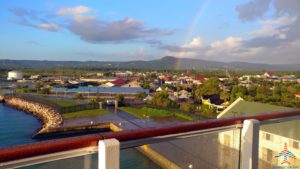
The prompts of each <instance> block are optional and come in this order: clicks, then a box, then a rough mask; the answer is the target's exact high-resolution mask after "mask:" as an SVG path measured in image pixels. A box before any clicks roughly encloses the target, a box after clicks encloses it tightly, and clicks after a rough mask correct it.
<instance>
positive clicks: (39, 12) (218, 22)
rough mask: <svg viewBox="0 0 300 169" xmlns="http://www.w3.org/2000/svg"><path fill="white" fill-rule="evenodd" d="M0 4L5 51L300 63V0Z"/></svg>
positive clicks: (52, 56) (26, 55) (14, 55)
mask: <svg viewBox="0 0 300 169" xmlns="http://www.w3.org/2000/svg"><path fill="white" fill-rule="evenodd" d="M0 8H1V10H0V22H1V29H0V37H1V38H0V59H30V60H80V61H85V60H99V61H125V60H152V59H158V58H161V57H163V56H166V55H168V56H175V57H189V58H198V59H205V60H216V61H226V62H229V61H246V62H255V63H270V64H281V63H300V1H299V0H235V1H220V0H189V1H183V0H163V1H162V0H148V1H137V0H126V1H119V0H101V1H100V0H99V1H95V0H74V1H73V0H72V1H70V0H59V1H58V0H54V1H46V0H45V1H44V0H39V1H34V0H32V1H30V0H26V1H19V0H1V2H0Z"/></svg>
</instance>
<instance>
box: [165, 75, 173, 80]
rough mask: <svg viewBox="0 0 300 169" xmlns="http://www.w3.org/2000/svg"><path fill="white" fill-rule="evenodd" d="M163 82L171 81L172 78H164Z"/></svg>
mask: <svg viewBox="0 0 300 169" xmlns="http://www.w3.org/2000/svg"><path fill="white" fill-rule="evenodd" d="M164 80H165V81H171V80H172V77H171V76H165V77H164Z"/></svg>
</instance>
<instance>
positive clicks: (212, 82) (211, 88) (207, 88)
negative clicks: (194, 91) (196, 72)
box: [202, 78, 221, 95]
mask: <svg viewBox="0 0 300 169" xmlns="http://www.w3.org/2000/svg"><path fill="white" fill-rule="evenodd" d="M220 91H221V90H220V87H219V79H218V78H210V79H209V80H207V81H205V82H204V84H203V86H202V94H204V95H213V94H220Z"/></svg>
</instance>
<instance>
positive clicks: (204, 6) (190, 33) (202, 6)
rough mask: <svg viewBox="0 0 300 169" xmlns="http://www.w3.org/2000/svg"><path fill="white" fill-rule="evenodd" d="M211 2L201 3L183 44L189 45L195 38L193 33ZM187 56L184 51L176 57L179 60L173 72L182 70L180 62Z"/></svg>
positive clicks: (205, 0) (206, 0) (207, 0)
mask: <svg viewBox="0 0 300 169" xmlns="http://www.w3.org/2000/svg"><path fill="white" fill-rule="evenodd" d="M209 2H210V1H209V0H204V1H202V2H201V4H200V6H199V8H198V9H197V11H196V14H195V15H194V17H193V19H192V22H191V24H190V26H189V27H188V29H187V31H186V34H185V36H184V38H183V42H182V44H187V43H188V42H189V41H190V40H191V39H192V38H193V33H194V32H195V30H196V28H197V25H198V23H199V21H200V19H201V17H202V15H203V13H204V12H205V10H206V9H207V6H208V5H209ZM185 55H186V51H185V50H182V51H181V52H180V53H179V54H178V56H176V57H178V58H177V59H176V62H175V64H174V65H173V70H178V69H179V68H180V62H181V59H180V58H182V57H185Z"/></svg>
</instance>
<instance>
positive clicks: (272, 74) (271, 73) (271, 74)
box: [265, 72, 274, 76]
mask: <svg viewBox="0 0 300 169" xmlns="http://www.w3.org/2000/svg"><path fill="white" fill-rule="evenodd" d="M265 74H268V75H269V76H274V73H273V72H266V73H265Z"/></svg>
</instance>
